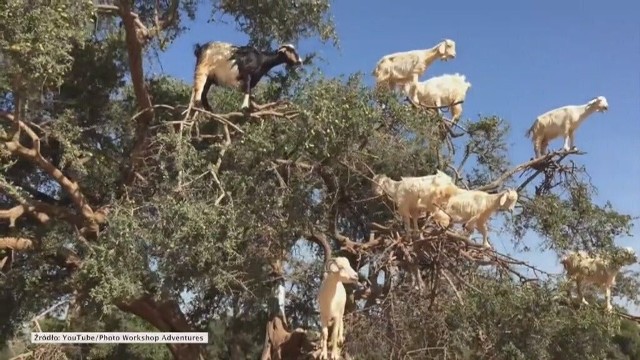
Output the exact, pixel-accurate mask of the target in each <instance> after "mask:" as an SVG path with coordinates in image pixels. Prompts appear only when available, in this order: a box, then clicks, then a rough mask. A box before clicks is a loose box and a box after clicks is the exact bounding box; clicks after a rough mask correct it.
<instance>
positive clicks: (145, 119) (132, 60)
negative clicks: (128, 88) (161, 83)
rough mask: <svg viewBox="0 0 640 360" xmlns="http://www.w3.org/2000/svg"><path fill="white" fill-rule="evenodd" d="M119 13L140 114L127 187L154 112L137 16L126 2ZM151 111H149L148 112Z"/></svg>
mask: <svg viewBox="0 0 640 360" xmlns="http://www.w3.org/2000/svg"><path fill="white" fill-rule="evenodd" d="M118 3H119V7H118V9H119V12H120V17H121V18H122V22H123V24H124V29H125V33H126V42H127V52H128V55H129V56H128V58H129V69H130V72H131V83H132V85H133V92H134V94H135V96H136V102H137V104H138V109H139V110H140V112H141V114H140V116H139V117H138V118H137V124H136V133H135V137H134V143H133V149H132V150H131V153H130V155H129V168H128V169H126V170H125V174H124V175H125V176H124V177H125V181H124V182H125V184H126V185H129V184H130V183H131V182H132V181H133V179H134V178H135V177H134V174H135V169H136V168H137V165H138V164H139V163H140V161H141V160H142V156H141V153H142V152H143V151H144V149H145V148H146V147H147V143H148V139H147V130H148V128H149V125H150V124H151V123H152V121H153V118H154V111H153V107H152V103H151V97H150V96H149V92H148V91H147V88H146V86H145V81H144V68H143V64H142V46H143V43H141V42H140V40H139V39H138V36H137V28H138V27H139V25H137V24H136V20H137V19H138V17H137V15H135V14H132V13H131V8H130V5H129V2H128V1H120V2H118ZM148 109H151V110H148Z"/></svg>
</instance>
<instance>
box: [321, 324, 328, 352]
mask: <svg viewBox="0 0 640 360" xmlns="http://www.w3.org/2000/svg"><path fill="white" fill-rule="evenodd" d="M328 338H329V325H328V324H322V339H321V340H320V343H321V346H322V350H321V352H320V359H321V360H327V340H328Z"/></svg>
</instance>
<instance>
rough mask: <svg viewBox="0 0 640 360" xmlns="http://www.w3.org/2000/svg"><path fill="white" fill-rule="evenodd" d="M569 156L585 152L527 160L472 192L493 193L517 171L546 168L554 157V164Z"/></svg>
mask: <svg viewBox="0 0 640 360" xmlns="http://www.w3.org/2000/svg"><path fill="white" fill-rule="evenodd" d="M571 154H578V155H584V154H586V153H585V152H580V151H578V150H569V151H564V150H561V151H555V152H552V153H549V154H547V155H544V156H541V157H539V158H537V159H532V160H529V161H527V162H525V163H522V164H520V165H518V166H516V167H515V168H513V169H511V170H509V171H507V172H506V173H504V174H503V175H502V176H500V177H499V178H497V179H496V180H494V181H492V182H490V183H489V184H486V185H483V186H480V187H478V188H476V189H474V190H482V191H494V190H496V189H497V188H499V187H500V186H501V185H502V184H504V182H505V181H507V179H509V178H510V177H512V176H513V175H514V174H515V173H517V172H519V171H523V170H526V169H530V168H537V167H539V166H546V165H547V164H549V163H551V161H552V159H553V158H554V157H558V158H557V159H556V160H555V161H556V162H558V161H560V160H562V159H564V158H565V157H567V156H568V155H571ZM539 173H540V172H537V173H536V174H535V175H537V174H539Z"/></svg>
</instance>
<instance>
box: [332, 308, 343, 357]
mask: <svg viewBox="0 0 640 360" xmlns="http://www.w3.org/2000/svg"><path fill="white" fill-rule="evenodd" d="M341 323H342V317H341V316H337V317H336V318H335V320H334V321H333V329H332V330H331V359H332V360H337V359H338V358H339V357H340V351H339V349H338V332H339V331H340V330H339V329H340V327H341V326H342V324H341Z"/></svg>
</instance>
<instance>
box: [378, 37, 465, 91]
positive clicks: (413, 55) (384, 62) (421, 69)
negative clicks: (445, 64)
mask: <svg viewBox="0 0 640 360" xmlns="http://www.w3.org/2000/svg"><path fill="white" fill-rule="evenodd" d="M455 57H456V43H455V41H453V40H450V39H443V40H442V41H441V42H439V43H438V44H437V45H436V46H434V47H432V48H430V49H423V50H410V51H403V52H397V53H393V54H388V55H385V56H383V57H382V58H380V60H378V63H377V64H376V68H375V69H374V70H373V73H372V75H373V76H374V77H375V78H376V85H382V84H386V85H387V86H389V87H390V88H391V89H396V88H397V87H398V86H403V88H404V90H405V92H408V91H409V85H410V84H411V83H416V82H418V80H419V78H420V77H421V76H422V75H423V74H424V73H425V72H426V71H427V68H428V67H429V66H431V64H433V62H434V61H436V60H437V59H440V60H442V61H448V60H449V59H453V58H455Z"/></svg>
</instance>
